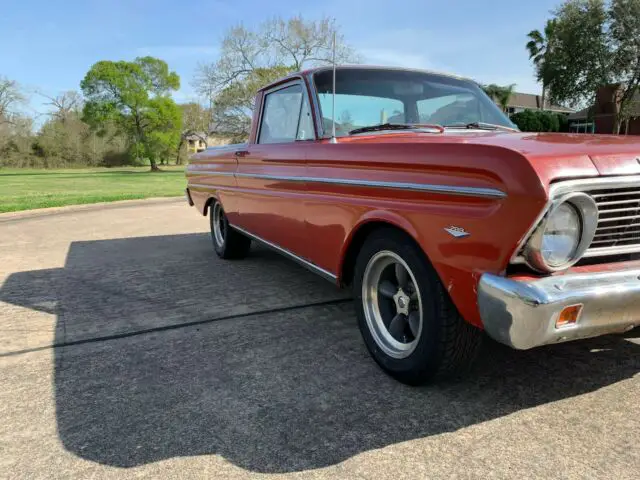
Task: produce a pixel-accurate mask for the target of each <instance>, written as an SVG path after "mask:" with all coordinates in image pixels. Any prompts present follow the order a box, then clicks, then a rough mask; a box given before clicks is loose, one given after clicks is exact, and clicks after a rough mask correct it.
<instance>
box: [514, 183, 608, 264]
mask: <svg viewBox="0 0 640 480" xmlns="http://www.w3.org/2000/svg"><path fill="white" fill-rule="evenodd" d="M597 226H598V207H597V206H596V203H595V201H594V200H593V198H591V197H590V196H589V195H587V194H585V193H570V194H567V195H564V196H563V197H561V198H559V199H557V200H555V201H553V203H552V204H551V206H550V207H549V210H548V211H547V214H546V215H545V217H544V218H543V220H542V222H541V223H540V225H538V227H537V228H536V230H535V231H534V232H533V234H532V235H531V238H529V240H528V241H527V244H526V246H525V248H524V252H523V254H524V257H525V260H526V262H527V264H528V265H529V266H530V267H531V268H533V269H535V270H538V271H540V272H555V271H558V270H564V269H566V268H569V267H570V266H571V265H573V264H574V263H576V262H577V261H578V260H580V258H581V257H582V255H583V254H584V252H585V251H586V250H587V248H589V245H590V244H591V241H592V240H593V236H594V235H595V233H596V228H597Z"/></svg>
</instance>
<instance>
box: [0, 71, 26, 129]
mask: <svg viewBox="0 0 640 480" xmlns="http://www.w3.org/2000/svg"><path fill="white" fill-rule="evenodd" d="M25 100H26V99H25V97H24V95H23V94H22V93H21V92H20V87H19V86H18V83H17V82H16V81H15V80H9V79H8V78H6V77H0V124H2V123H13V118H14V116H15V115H17V107H18V106H19V105H20V104H22V103H24V102H25Z"/></svg>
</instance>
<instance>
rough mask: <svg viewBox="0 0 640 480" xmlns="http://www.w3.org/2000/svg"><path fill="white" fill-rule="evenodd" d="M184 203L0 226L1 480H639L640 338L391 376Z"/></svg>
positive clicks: (327, 308) (323, 313)
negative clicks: (424, 377)
mask: <svg viewBox="0 0 640 480" xmlns="http://www.w3.org/2000/svg"><path fill="white" fill-rule="evenodd" d="M207 229H208V225H207V220H206V219H205V218H203V217H200V216H199V215H198V214H197V213H196V212H195V210H193V209H189V208H188V207H187V206H186V204H185V203H184V202H183V201H182V200H163V201H151V202H136V203H133V204H114V205H111V206H101V207H89V208H83V209H70V210H65V209H62V210H59V211H57V212H55V213H47V214H38V215H36V216H28V217H21V216H0V477H6V478H38V477H40V478H43V477H48V478H74V477H83V478H85V477H96V478H106V477H122V476H127V477H130V476H131V477H133V476H135V477H154V478H178V477H180V478H184V477H203V478H213V477H220V478H247V477H253V476H262V475H276V476H279V475H284V476H291V477H303V478H371V479H380V478H388V479H394V480H395V479H400V478H449V477H457V478H478V477H482V478H551V477H553V478H616V479H623V478H629V479H631V478H638V472H639V471H640V402H639V399H640V376H639V375H638V373H639V372H640V338H639V337H640V333H639V332H638V331H637V330H636V331H633V332H630V333H629V334H627V335H626V336H610V337H603V338H599V339H594V340H589V341H584V342H577V343H572V344H565V345H557V346H554V347H548V348H543V349H538V350H535V351H529V352H515V351H511V350H509V349H506V348H503V347H501V346H499V345H496V344H493V343H488V344H487V345H486V347H485V350H484V353H483V359H482V361H481V362H480V363H479V364H478V365H477V367H476V368H475V370H474V372H473V373H472V374H471V375H470V376H469V377H468V378H466V379H464V380H461V381H457V382H453V383H449V384H445V385H438V386H430V387H423V388H410V387H406V386H403V385H401V384H399V383H397V382H395V381H393V380H391V379H390V378H389V377H387V376H386V375H385V374H384V373H382V372H381V371H380V370H379V369H378V367H377V366H376V365H375V364H374V362H373V361H372V360H371V359H370V358H369V356H368V354H367V352H366V351H365V348H364V346H363V344H362V342H361V340H360V336H359V333H358V331H357V327H356V325H355V319H354V315H353V312H352V306H351V304H350V303H349V301H348V298H347V297H348V295H347V294H346V293H345V292H342V291H340V290H337V289H336V288H335V287H333V286H332V285H331V284H329V283H327V282H326V281H324V280H322V279H321V278H319V277H316V276H314V275H313V274H311V273H309V272H307V271H306V270H304V269H302V268H300V267H299V266H297V265H296V264H294V263H292V262H290V261H288V260H285V259H283V258H282V257H280V256H278V255H276V254H274V253H271V252H269V251H267V250H264V249H261V248H254V250H253V253H252V254H251V256H250V257H249V258H247V259H245V260H241V261H235V262H223V261H220V260H218V259H217V257H215V255H214V254H213V251H212V248H211V244H210V239H209V236H208V233H207Z"/></svg>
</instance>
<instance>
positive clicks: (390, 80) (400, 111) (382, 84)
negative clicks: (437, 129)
mask: <svg viewBox="0 0 640 480" xmlns="http://www.w3.org/2000/svg"><path fill="white" fill-rule="evenodd" d="M332 80H333V73H332V71H331V70H323V71H320V72H317V73H315V74H314V83H315V86H316V89H317V93H318V99H319V102H320V111H321V115H322V124H323V125H322V126H323V129H324V136H325V137H327V136H330V134H331V118H332V91H333V83H332ZM335 105H336V107H335V108H336V112H335V120H336V136H346V135H349V132H350V131H352V130H355V129H359V128H363V127H370V126H374V125H380V124H385V123H391V124H414V123H420V124H438V125H442V126H445V127H456V126H465V125H469V124H472V123H485V124H495V125H499V126H502V127H506V128H516V127H515V125H514V124H513V123H511V121H510V120H509V119H508V117H507V116H506V115H505V114H504V113H503V112H502V111H501V110H500V109H499V108H498V106H497V105H496V104H495V103H494V102H493V101H492V100H491V99H490V98H489V97H488V96H487V95H486V94H485V93H484V92H483V91H482V89H481V88H480V87H478V85H477V84H476V83H474V82H472V81H470V80H461V79H458V78H454V77H448V76H446V75H437V74H432V73H426V72H416V71H407V70H385V69H374V68H372V69H368V68H344V67H342V68H339V69H338V70H337V71H336V98H335Z"/></svg>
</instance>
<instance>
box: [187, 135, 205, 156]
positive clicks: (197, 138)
mask: <svg viewBox="0 0 640 480" xmlns="http://www.w3.org/2000/svg"><path fill="white" fill-rule="evenodd" d="M186 143H187V153H188V154H192V153H198V152H202V151H203V150H205V149H206V148H207V145H208V144H209V135H207V134H206V133H205V132H196V133H192V134H191V135H187V137H186Z"/></svg>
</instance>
